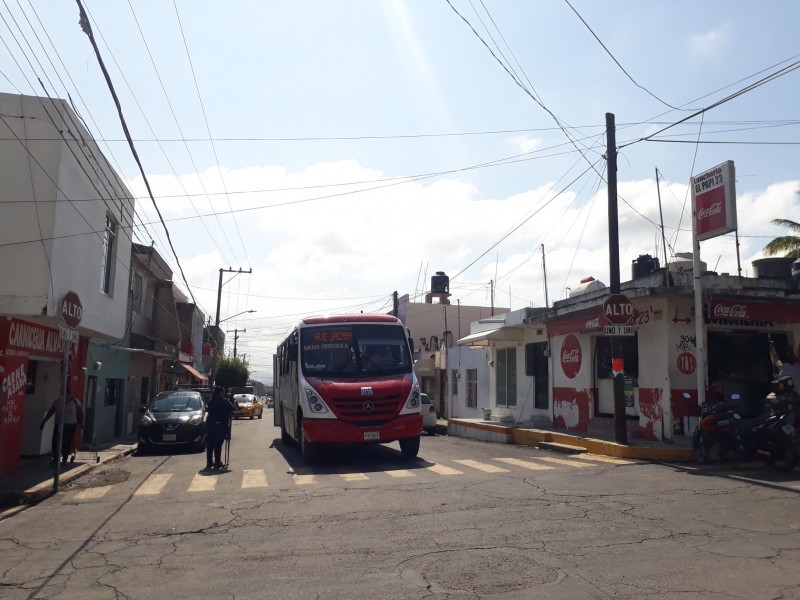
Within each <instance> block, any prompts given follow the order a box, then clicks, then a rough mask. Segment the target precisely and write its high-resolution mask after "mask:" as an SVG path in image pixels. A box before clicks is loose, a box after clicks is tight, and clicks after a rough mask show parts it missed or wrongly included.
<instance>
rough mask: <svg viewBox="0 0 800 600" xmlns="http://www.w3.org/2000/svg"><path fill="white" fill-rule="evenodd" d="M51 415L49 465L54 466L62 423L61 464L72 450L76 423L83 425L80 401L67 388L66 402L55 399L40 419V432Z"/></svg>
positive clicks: (56, 459)
mask: <svg viewBox="0 0 800 600" xmlns="http://www.w3.org/2000/svg"><path fill="white" fill-rule="evenodd" d="M53 415H55V416H56V419H55V426H54V427H53V440H52V452H53V458H52V460H51V461H50V464H55V462H56V461H58V430H59V428H60V427H61V423H62V421H63V423H64V433H63V435H62V437H61V462H62V463H65V462H67V458H68V457H69V454H70V450H71V449H72V438H73V437H74V436H75V429H76V428H77V426H78V423H83V407H82V406H81V402H80V400H78V399H77V398H75V397H74V396H73V395H72V390H70V389H69V388H67V401H66V402H64V401H63V400H62V399H61V398H56V399H55V400H54V401H53V404H51V405H50V409H49V410H48V411H47V414H45V416H44V418H42V422H41V423H40V424H39V429H40V430H41V429H44V424H45V423H47V421H48V420H49V419H50V417H52V416H53Z"/></svg>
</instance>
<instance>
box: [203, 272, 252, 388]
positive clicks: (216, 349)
mask: <svg viewBox="0 0 800 600" xmlns="http://www.w3.org/2000/svg"><path fill="white" fill-rule="evenodd" d="M252 272H253V268H252V267H251V268H249V269H248V270H247V271H245V270H243V269H231V268H228V269H220V270H219V285H218V286H217V316H216V319H215V320H214V336H213V337H214V354H213V355H212V357H211V382H212V384H213V382H214V380H215V378H216V376H217V354H218V353H219V352H220V348H219V347H218V346H219V340H218V339H217V336H218V335H219V310H220V305H221V303H222V274H223V273H237V274H242V273H248V274H250V273H252ZM234 358H235V355H234Z"/></svg>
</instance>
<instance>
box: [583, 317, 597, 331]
mask: <svg viewBox="0 0 800 600" xmlns="http://www.w3.org/2000/svg"><path fill="white" fill-rule="evenodd" d="M584 329H586V331H591V330H592V329H600V317H595V318H594V319H589V320H588V321H586V325H585V327H584Z"/></svg>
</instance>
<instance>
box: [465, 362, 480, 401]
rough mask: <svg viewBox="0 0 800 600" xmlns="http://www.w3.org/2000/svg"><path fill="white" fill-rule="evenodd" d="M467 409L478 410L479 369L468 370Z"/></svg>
mask: <svg viewBox="0 0 800 600" xmlns="http://www.w3.org/2000/svg"><path fill="white" fill-rule="evenodd" d="M466 375H467V408H478V369H467V370H466Z"/></svg>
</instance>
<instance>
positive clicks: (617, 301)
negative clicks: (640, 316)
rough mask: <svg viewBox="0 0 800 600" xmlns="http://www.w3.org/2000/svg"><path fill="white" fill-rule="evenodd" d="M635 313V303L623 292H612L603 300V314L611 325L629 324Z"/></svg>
mask: <svg viewBox="0 0 800 600" xmlns="http://www.w3.org/2000/svg"><path fill="white" fill-rule="evenodd" d="M633 313H634V310H633V303H632V302H631V301H630V300H628V297H627V296H625V295H623V294H611V295H610V296H609V297H608V298H606V299H605V300H604V301H603V316H604V317H605V318H606V320H607V321H608V322H609V323H610V324H611V325H627V324H628V323H629V322H630V320H631V319H633Z"/></svg>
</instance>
